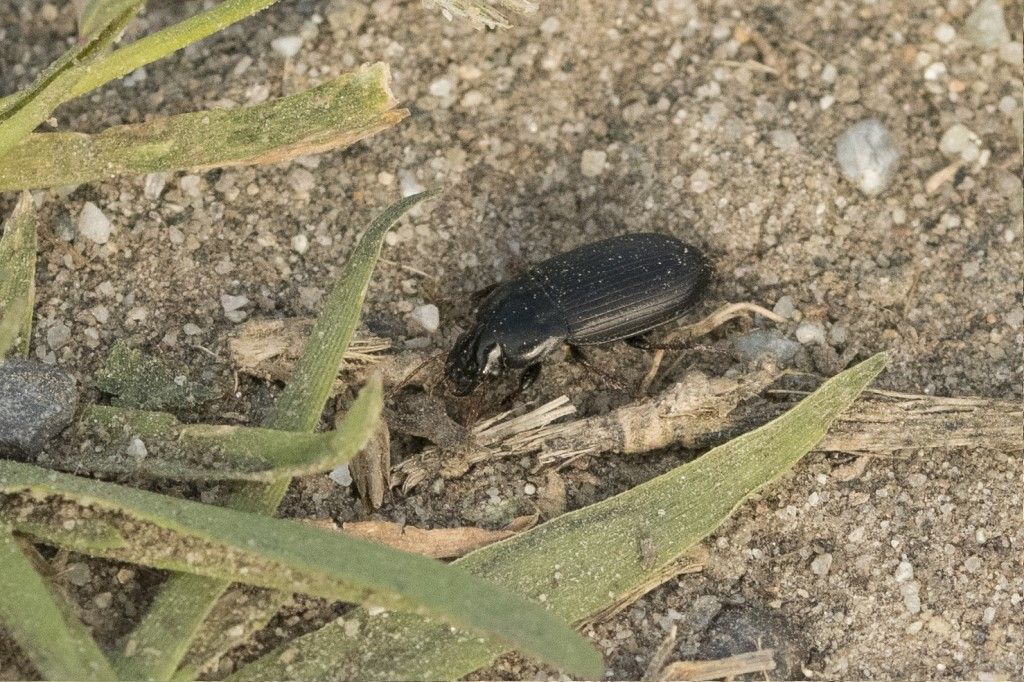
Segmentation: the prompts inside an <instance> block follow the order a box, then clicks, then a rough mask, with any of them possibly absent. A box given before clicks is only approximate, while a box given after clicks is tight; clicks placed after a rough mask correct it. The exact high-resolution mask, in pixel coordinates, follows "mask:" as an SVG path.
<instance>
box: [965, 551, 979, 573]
mask: <svg viewBox="0 0 1024 682" xmlns="http://www.w3.org/2000/svg"><path fill="white" fill-rule="evenodd" d="M980 568H981V557H979V556H977V555H974V556H969V557H967V560H966V561H964V570H966V571H967V572H968V573H977V572H978V570H979V569H980Z"/></svg>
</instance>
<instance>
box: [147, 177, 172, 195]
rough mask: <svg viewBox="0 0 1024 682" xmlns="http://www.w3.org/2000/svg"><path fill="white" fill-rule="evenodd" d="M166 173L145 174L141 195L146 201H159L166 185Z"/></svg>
mask: <svg viewBox="0 0 1024 682" xmlns="http://www.w3.org/2000/svg"><path fill="white" fill-rule="evenodd" d="M167 178H168V174H167V173H147V174H146V180H145V182H144V183H143V185H142V194H143V195H144V196H145V197H146V198H147V199H159V198H160V195H161V194H163V191H164V187H165V186H166V185H167Z"/></svg>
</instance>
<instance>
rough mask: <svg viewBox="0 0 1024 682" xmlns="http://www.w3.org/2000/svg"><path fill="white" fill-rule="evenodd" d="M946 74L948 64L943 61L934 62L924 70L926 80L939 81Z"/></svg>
mask: <svg viewBox="0 0 1024 682" xmlns="http://www.w3.org/2000/svg"><path fill="white" fill-rule="evenodd" d="M944 75H946V65H945V64H943V63H942V62H932V63H931V64H929V65H928V66H927V67H926V68H925V70H924V79H925V80H926V81H937V80H939V79H940V78H942V77H943V76H944Z"/></svg>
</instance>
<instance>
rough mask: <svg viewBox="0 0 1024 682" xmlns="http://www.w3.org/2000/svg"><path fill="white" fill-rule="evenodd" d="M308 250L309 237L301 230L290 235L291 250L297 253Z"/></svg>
mask: <svg viewBox="0 0 1024 682" xmlns="http://www.w3.org/2000/svg"><path fill="white" fill-rule="evenodd" d="M308 250H309V237H307V236H306V235H304V234H302V233H301V232H300V233H299V234H297V235H295V236H294V237H292V251H294V252H295V253H298V254H303V253H306V251H308Z"/></svg>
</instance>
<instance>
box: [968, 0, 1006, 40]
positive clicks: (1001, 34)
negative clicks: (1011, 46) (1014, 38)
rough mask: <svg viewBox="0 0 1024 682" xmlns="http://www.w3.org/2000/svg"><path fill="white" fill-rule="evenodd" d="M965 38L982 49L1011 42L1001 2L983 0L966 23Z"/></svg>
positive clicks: (997, 0)
mask: <svg viewBox="0 0 1024 682" xmlns="http://www.w3.org/2000/svg"><path fill="white" fill-rule="evenodd" d="M964 36H965V37H966V38H967V39H968V40H970V41H971V42H972V43H974V44H975V45H977V46H978V47H982V48H993V47H999V46H1000V45H1002V44H1003V43H1006V42H1009V40H1010V31H1009V29H1007V28H1006V18H1005V17H1004V16H1003V6H1002V4H1001V3H1000V2H999V0H981V2H979V3H978V4H977V6H976V7H975V8H974V11H973V12H971V14H970V16H968V17H967V21H966V22H964Z"/></svg>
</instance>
